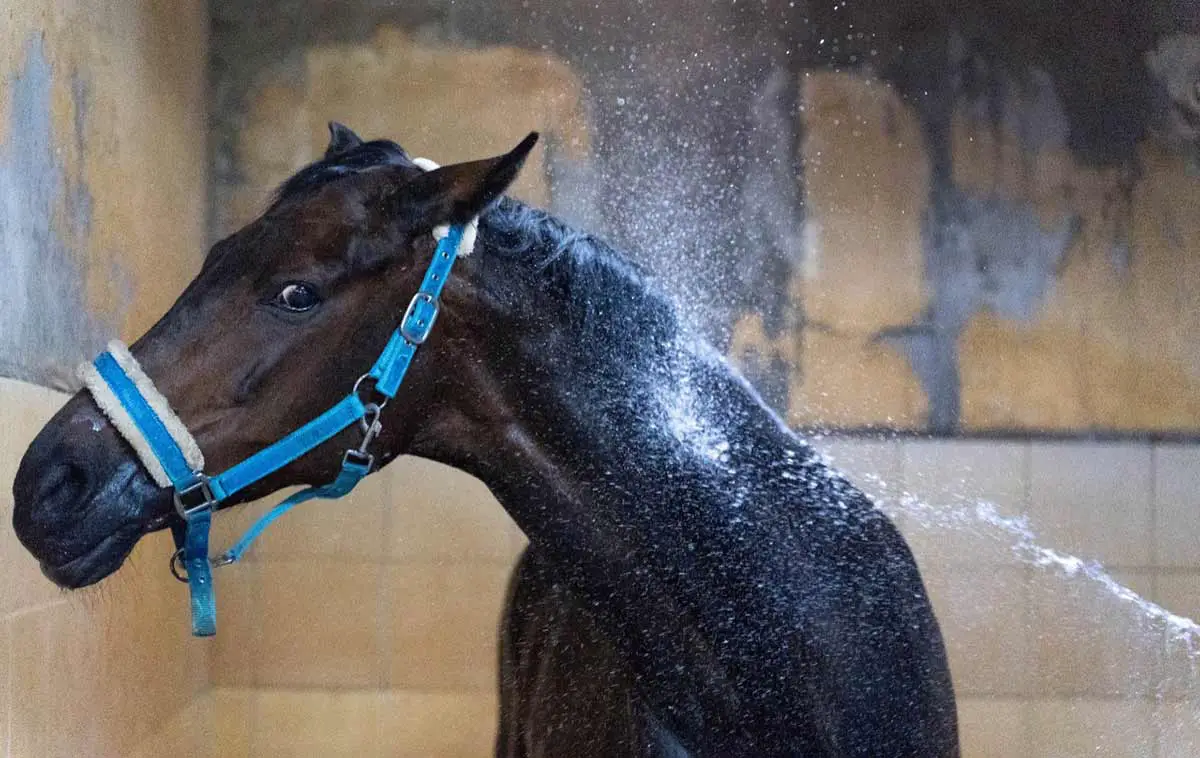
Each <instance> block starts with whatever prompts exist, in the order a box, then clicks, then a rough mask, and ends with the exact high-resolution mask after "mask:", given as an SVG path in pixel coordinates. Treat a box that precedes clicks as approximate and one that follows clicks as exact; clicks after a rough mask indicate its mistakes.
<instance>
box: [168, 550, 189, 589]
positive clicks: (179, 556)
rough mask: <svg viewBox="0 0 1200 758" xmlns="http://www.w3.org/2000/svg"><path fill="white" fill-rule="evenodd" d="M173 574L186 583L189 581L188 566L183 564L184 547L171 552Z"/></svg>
mask: <svg viewBox="0 0 1200 758" xmlns="http://www.w3.org/2000/svg"><path fill="white" fill-rule="evenodd" d="M171 575H172V576H174V577H175V578H176V579H178V580H179V581H181V582H183V583H184V584H187V583H188V576H187V567H186V566H184V565H183V548H179V549H178V550H176V551H175V552H174V553H172V554H171Z"/></svg>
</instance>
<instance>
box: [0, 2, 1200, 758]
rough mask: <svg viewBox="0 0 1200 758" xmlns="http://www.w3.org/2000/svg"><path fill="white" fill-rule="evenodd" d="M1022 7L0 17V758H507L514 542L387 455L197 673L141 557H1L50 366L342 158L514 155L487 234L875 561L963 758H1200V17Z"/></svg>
mask: <svg viewBox="0 0 1200 758" xmlns="http://www.w3.org/2000/svg"><path fill="white" fill-rule="evenodd" d="M1042 5H1044V6H1046V7H1040V6H1039V4H1038V3H1036V2H1030V3H1027V4H1021V3H1016V4H1012V7H1010V8H1008V9H1007V10H1005V11H1004V13H1007V14H1010V16H1008V17H1004V16H996V15H995V14H997V13H999V11H996V10H995V9H991V8H990V7H989V6H988V5H987V4H986V3H974V4H973V3H957V4H945V7H942V6H938V7H929V8H925V7H921V8H917V9H912V10H910V11H909V13H910V16H905V15H904V13H902V12H900V11H896V10H894V9H891V6H890V5H889V4H887V3H881V2H860V3H858V4H857V5H855V4H853V3H834V4H832V6H833V7H832V8H829V7H825V6H820V7H817V6H815V5H812V4H805V3H781V2H780V3H777V2H773V0H764V1H763V2H761V3H749V4H747V3H738V4H732V3H731V4H722V3H703V4H701V6H699V7H697V6H695V5H694V4H689V3H682V2H674V1H673V0H654V2H637V3H635V2H624V0H621V1H619V2H615V3H601V4H593V3H577V2H565V3H564V2H554V3H551V2H541V1H540V0H525V1H524V2H508V0H495V1H494V2H484V0H459V1H458V2H444V1H443V0H422V2H417V3H405V4H393V3H383V2H371V1H365V2H351V1H350V0H300V1H299V2H281V1H279V0H271V1H268V2H259V3H247V2H240V0H211V2H209V3H208V4H207V5H206V4H205V3H204V2H202V0H177V2H173V3H154V2H148V1H146V0H127V1H126V2H112V1H108V2H92V3H84V2H80V1H79V0H70V1H69V2H57V3H51V2H47V1H46V0H37V1H34V2H26V3H23V4H18V3H15V2H8V3H6V4H5V5H4V6H3V14H4V15H3V17H4V19H5V20H4V23H3V24H0V40H2V42H3V44H0V81H2V83H3V84H2V86H0V271H3V272H4V277H3V279H4V281H5V283H6V285H7V291H6V292H5V293H4V295H3V296H0V440H2V447H0V471H2V472H3V476H2V477H0V481H2V482H3V484H4V486H3V487H2V488H0V756H8V757H9V758H60V757H61V758H67V757H71V758H75V757H78V756H88V757H89V758H90V757H95V758H109V757H112V758H117V757H121V758H126V757H128V758H133V757H134V756H151V755H153V756H159V755H174V756H181V757H182V756H194V757H196V758H201V757H203V758H243V757H244V758H250V757H251V756H253V757H254V758H269V757H276V756H278V757H282V756H317V755H320V756H355V757H356V758H360V757H362V756H378V757H379V758H383V757H384V756H388V757H397V758H399V757H402V756H412V757H413V758H415V757H417V756H446V757H448V758H458V757H460V756H461V757H464V758H465V757H466V756H484V755H491V754H493V750H494V742H495V736H496V730H497V719H498V695H497V677H498V666H497V657H498V656H497V645H498V638H499V632H498V630H499V625H500V618H501V612H502V608H503V604H504V602H505V598H506V593H507V585H508V580H509V576H510V574H511V572H512V569H513V566H514V564H515V562H516V560H517V558H518V556H519V555H520V554H521V552H522V550H523V549H524V547H525V545H526V544H527V541H526V537H525V536H524V535H523V534H522V532H521V530H520V529H519V528H518V527H517V526H516V524H515V523H514V521H513V520H512V519H511V518H510V517H509V516H508V514H506V513H505V511H504V509H503V508H502V507H501V506H500V504H499V503H498V502H497V501H496V500H495V499H494V498H493V496H492V494H491V493H489V491H488V488H487V487H486V486H485V485H484V484H483V483H482V482H481V481H479V480H477V479H474V478H472V477H470V476H467V475H466V474H463V473H461V472H459V471H456V470H455V469H452V468H450V467H448V466H445V465H442V464H440V463H436V462H432V461H428V460H423V459H419V458H414V457H402V458H400V459H398V460H396V461H395V462H393V463H390V464H389V465H387V466H386V467H385V468H384V469H383V470H381V471H379V472H377V473H375V474H373V475H372V476H370V477H369V478H368V479H367V480H366V481H365V482H364V484H363V485H362V486H361V487H360V488H359V490H357V491H356V492H355V493H354V494H353V495H352V496H350V497H348V498H345V499H342V500H336V501H328V502H312V503H308V504H305V505H302V506H300V507H299V508H297V509H296V510H295V511H293V512H291V513H289V514H288V515H287V516H286V517H284V518H283V519H281V520H280V521H278V522H277V523H276V524H275V525H273V526H272V528H271V529H270V530H269V531H268V532H267V533H266V534H265V535H264V537H263V538H262V540H261V541H260V542H259V543H257V544H256V546H255V547H254V548H253V550H252V551H250V552H249V553H248V554H247V556H246V558H245V559H244V560H243V561H242V562H240V563H238V564H235V565H232V566H227V567H221V568H219V569H216V570H215V572H214V574H215V587H216V590H217V603H218V612H219V620H218V631H217V634H216V636H214V637H211V638H194V637H192V636H191V635H190V633H189V616H188V596H187V588H186V586H185V585H183V584H180V583H179V582H177V581H176V580H175V578H174V577H173V576H172V573H171V570H170V566H169V559H170V557H171V555H172V553H173V551H174V546H173V544H172V542H171V537H170V535H169V533H167V532H165V531H160V532H156V533H154V534H150V535H147V536H146V537H144V538H143V539H142V540H141V541H140V543H139V544H138V546H137V548H136V549H135V550H134V552H133V554H132V555H131V556H130V557H129V559H128V560H127V561H126V562H125V564H124V566H122V568H121V569H120V570H119V571H118V572H117V573H115V574H114V575H113V576H111V577H109V578H107V579H105V580H104V581H102V582H100V583H99V584H97V585H94V586H90V587H87V588H84V589H81V590H76V591H69V592H68V591H64V590H60V589H58V588H57V587H55V586H54V584H52V583H51V582H50V581H49V580H47V579H46V578H45V577H44V576H43V575H42V572H41V571H39V566H38V562H37V561H36V560H35V559H34V558H33V557H32V556H31V555H30V554H29V553H28V552H27V551H26V549H25V548H24V547H23V546H22V545H21V543H20V542H19V541H18V539H17V537H16V536H15V534H14V531H13V528H12V526H11V524H12V509H13V499H12V494H11V486H10V485H11V483H12V481H13V478H14V476H15V475H16V471H17V466H18V463H19V461H20V459H21V456H22V455H23V454H24V452H25V450H26V448H27V446H28V445H29V444H30V442H31V441H32V440H33V438H34V437H35V436H36V435H37V433H38V431H39V430H40V429H41V428H42V426H43V425H44V424H45V423H46V422H47V421H48V420H49V419H50V418H51V417H52V416H53V415H54V413H55V412H56V411H57V410H58V409H59V408H60V407H61V406H62V405H63V403H64V402H66V400H67V399H68V398H69V397H70V396H71V394H73V393H74V392H76V391H77V390H78V388H79V385H78V380H77V379H76V375H75V367H76V365H77V364H78V363H80V362H81V361H86V360H88V359H90V358H91V357H92V356H94V355H95V353H96V352H97V351H98V350H100V349H102V347H103V345H104V343H105V341H106V340H108V339H110V338H114V337H118V338H121V339H124V340H126V341H127V342H130V343H132V342H133V341H134V340H135V339H136V338H137V337H138V336H139V335H141V334H142V333H143V332H145V331H146V330H147V329H148V328H149V327H150V326H151V325H152V324H154V323H155V321H156V320H157V319H158V318H159V317H160V316H161V315H162V314H163V313H164V312H165V311H166V310H167V309H168V308H169V307H170V306H171V304H172V302H174V300H175V298H176V297H177V296H178V295H179V293H180V292H182V291H183V289H184V287H186V286H187V284H188V282H189V281H190V280H191V279H192V277H194V276H195V274H196V273H197V271H198V270H199V269H200V266H201V264H202V262H203V261H204V257H205V254H206V252H207V250H208V248H209V246H210V245H212V244H213V243H214V242H215V241H217V240H219V239H221V238H223V237H225V236H226V235H228V234H230V233H232V232H234V231H235V230H237V229H238V228H239V227H241V226H242V225H244V224H246V223H247V222H249V221H250V220H252V219H253V218H255V217H256V216H257V215H258V214H260V213H261V212H262V211H263V210H264V208H266V207H267V206H268V204H269V203H270V202H271V198H272V197H273V193H274V192H275V191H276V188H277V187H278V186H279V185H280V183H281V182H283V181H284V180H286V179H287V178H288V177H289V176H290V175H292V174H293V173H294V172H295V171H297V170H299V169H300V168H301V167H303V166H305V165H306V164H308V163H310V162H311V161H314V160H317V159H319V158H320V157H321V155H322V154H323V152H324V150H325V147H326V143H327V142H328V139H329V134H328V131H327V124H328V122H329V121H330V120H337V121H339V122H343V123H345V124H347V125H349V126H350V127H352V128H353V129H355V130H356V131H357V132H358V133H359V134H361V135H363V136H364V137H366V138H368V139H370V138H377V137H378V138H390V139H395V140H396V141H398V142H399V143H400V144H401V145H403V147H404V149H405V150H406V151H407V152H408V153H409V154H410V155H413V156H418V155H419V156H425V157H428V158H431V159H434V160H436V161H438V162H441V163H452V162H456V161H463V160H471V159H475V158H480V157H483V156H490V155H495V154H498V153H501V152H503V151H505V150H507V149H509V148H511V147H512V145H514V144H516V142H517V141H518V140H519V139H520V138H521V137H522V136H524V135H525V134H526V133H528V132H530V131H534V130H537V131H539V132H540V133H541V134H542V140H541V142H540V144H539V146H538V147H537V148H536V150H535V152H534V153H533V154H531V156H530V158H529V160H528V162H527V164H526V166H525V168H524V170H523V172H522V173H521V175H520V178H519V179H518V181H517V183H516V185H515V186H514V189H513V194H515V195H516V196H517V197H519V198H521V199H522V200H524V201H526V202H528V203H531V204H534V205H537V206H539V207H544V208H547V209H549V210H551V211H552V212H553V213H555V214H556V215H558V216H560V217H561V218H563V219H564V220H565V221H566V222H568V223H570V224H573V225H577V226H579V227H581V228H585V229H588V230H591V231H594V232H596V233H598V234H600V235H602V236H604V237H605V238H607V239H609V240H611V241H612V242H613V243H614V244H615V245H617V246H618V247H619V248H621V249H623V250H626V251H628V252H627V254H628V256H629V257H630V258H631V259H632V260H634V261H635V262H636V263H637V264H638V265H640V266H642V267H644V268H645V270H646V271H648V272H650V274H651V275H652V276H653V277H654V278H655V280H656V281H658V282H659V283H660V284H661V286H662V288H663V290H664V291H665V292H666V293H668V295H669V296H671V297H673V298H675V299H676V300H677V301H678V302H679V303H680V304H681V305H680V312H681V313H682V314H683V317H684V318H685V319H686V321H687V322H688V324H689V325H690V327H691V328H693V329H694V330H695V331H696V333H697V334H700V335H703V337H704V338H705V339H708V340H710V341H711V342H712V343H713V344H714V345H715V346H716V348H717V349H718V350H719V351H720V352H721V353H722V354H723V355H724V356H725V359H726V360H727V361H729V362H730V363H731V364H732V365H735V366H736V367H738V369H739V370H740V371H742V372H743V373H744V374H745V375H746V377H747V378H748V379H749V380H750V382H751V383H752V384H753V385H754V386H755V388H756V389H757V391H758V392H760V393H761V395H762V398H763V401H764V402H765V403H767V404H768V405H770V406H771V407H772V408H773V409H774V410H775V411H776V412H777V413H778V414H779V417H780V418H781V419H782V420H783V421H784V422H785V423H786V424H787V425H789V426H791V427H792V428H794V429H795V430H796V431H797V432H798V433H800V434H802V435H804V436H805V437H807V438H808V439H809V440H810V441H811V443H812V444H813V445H814V446H815V447H816V448H818V449H819V450H820V451H821V452H822V453H824V454H825V455H826V456H827V457H828V459H829V460H830V461H831V462H832V464H833V465H834V466H836V467H837V468H839V469H841V470H842V471H843V472H845V473H846V475H847V476H848V477H849V478H850V480H851V481H852V482H854V483H855V484H856V485H858V486H859V487H861V488H862V489H863V490H865V491H866V492H867V493H869V494H870V495H871V496H872V497H874V498H875V499H876V502H877V503H878V505H879V507H880V508H881V509H882V510H883V511H884V512H885V513H886V514H887V515H888V516H889V517H890V518H891V519H892V520H893V521H894V523H895V524H896V525H897V526H898V527H899V529H900V531H901V532H902V534H903V535H904V537H905V538H906V540H907V541H908V544H909V546H910V547H911V549H912V551H913V553H914V555H915V557H916V561H917V564H918V566H919V568H920V571H921V575H922V579H923V581H924V584H925V587H926V589H927V591H928V593H929V595H930V598H931V599H932V602H933V606H934V609H935V612H936V614H937V617H938V621H939V624H940V626H941V630H942V633H943V635H944V637H945V641H946V647H947V651H948V656H949V662H950V670H951V675H952V678H953V683H954V690H955V695H956V698H957V717H958V725H959V731H960V737H961V742H962V752H963V755H964V756H967V757H968V758H1028V757H1029V756H1045V757H1046V758H1066V757H1074V756H1089V757H1090V756H1121V757H1125V756H1147V757H1148V758H1176V757H1179V758H1183V757H1184V756H1195V755H1200V673H1198V672H1200V666H1198V664H1200V658H1198V657H1200V626H1197V624H1196V623H1195V621H1194V620H1196V619H1200V444H1198V440H1200V336H1198V335H1200V307H1198V306H1200V295H1198V294H1197V293H1198V292H1200V172H1197V170H1196V167H1197V166H1200V132H1198V131H1197V130H1196V129H1195V124H1196V123H1197V122H1196V119H1197V118H1200V102H1198V101H1197V97H1198V96H1200V95H1198V93H1197V87H1200V10H1197V7H1196V4H1195V3H1187V2H1179V3H1174V4H1172V3H1170V2H1167V1H1166V0H1162V1H1161V2H1150V1H1149V0H1141V1H1140V2H1138V3H1123V2H1116V0H1113V2H1108V1H1107V0H1105V1H1101V0H1097V2H1095V3H1093V4H1092V5H1094V6H1095V7H1094V8H1093V9H1092V10H1093V11H1094V12H1093V13H1091V14H1090V15H1087V16H1083V15H1079V14H1074V15H1072V14H1069V13H1066V12H1065V11H1063V8H1062V7H1060V6H1063V7H1065V4H1063V3H1058V2H1053V3H1045V4H1042ZM1025 6H1028V7H1025ZM1050 6H1053V7H1050ZM1089 7H1090V6H1089ZM839 14H841V15H839ZM917 22H919V23H917ZM1051 40H1054V42H1053V44H1051ZM1089 50H1090V51H1093V52H1096V51H1099V50H1103V51H1105V53H1106V54H1105V55H1100V54H1099V53H1097V55H1096V56H1095V59H1092V58H1089V57H1087V56H1085V55H1083V53H1084V52H1085V51H1089ZM397 315H399V314H397ZM633 338H636V337H633ZM432 345H433V343H431V346H432ZM276 501H277V498H276V499H267V500H266V501H263V502H259V503H253V504H248V505H243V506H238V507H236V508H234V509H231V510H229V511H227V512H226V511H222V512H220V513H218V514H217V515H216V517H215V524H214V530H213V536H212V542H213V544H214V548H215V549H222V548H224V547H226V546H228V545H230V544H232V543H233V542H234V541H235V540H236V539H237V538H238V537H239V536H240V535H241V534H242V533H243V532H244V530H245V529H247V528H248V527H249V526H250V525H251V524H252V523H253V522H254V521H255V519H256V518H257V517H259V516H261V515H262V514H263V513H265V512H266V510H267V508H269V507H270V506H271V505H273V504H274V502H276Z"/></svg>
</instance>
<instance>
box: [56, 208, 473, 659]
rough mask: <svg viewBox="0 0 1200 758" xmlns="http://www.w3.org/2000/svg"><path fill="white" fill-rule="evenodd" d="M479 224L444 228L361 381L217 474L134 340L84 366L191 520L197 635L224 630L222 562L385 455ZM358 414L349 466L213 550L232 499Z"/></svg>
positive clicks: (345, 460)
mask: <svg viewBox="0 0 1200 758" xmlns="http://www.w3.org/2000/svg"><path fill="white" fill-rule="evenodd" d="M475 223H476V222H475V221H474V220H473V221H472V222H471V223H470V224H462V225H456V226H452V227H447V228H445V229H444V231H443V230H442V229H439V230H435V235H436V236H438V245H437V249H436V250H435V251H434V254H433V260H431V261H430V263H429V268H428V269H427V270H426V271H425V277H424V279H422V281H421V286H420V288H419V289H418V290H417V293H416V294H415V295H413V298H412V300H411V301H410V302H409V304H408V308H407V310H405V312H404V316H403V318H402V319H401V321H400V326H399V327H398V328H397V329H396V330H395V331H394V332H393V333H392V335H391V337H390V339H389V340H388V343H387V345H386V346H385V347H384V349H383V352H382V353H381V354H380V355H379V358H378V359H377V360H376V361H375V364H374V365H373V366H371V369H370V371H368V372H367V373H366V374H364V375H363V376H362V377H360V378H359V380H358V381H357V382H355V384H354V387H353V388H352V389H351V391H350V394H348V395H346V396H345V397H344V398H342V399H341V400H340V401H339V402H338V403H336V404H335V405H334V406H332V407H331V408H329V410H327V411H325V412H324V413H322V414H321V415H319V416H317V417H316V418H314V419H313V420H312V421H309V422H308V423H307V424H305V425H303V426H301V427H300V428H299V429H296V430H295V431H293V432H292V433H291V434H289V435H287V436H286V437H284V438H283V439H281V440H279V441H278V442H276V443H275V444H273V445H271V446H269V447H267V448H264V449H263V450H260V451H258V452H257V453H255V454H254V455H252V456H250V457H249V458H246V459H245V460H243V461H241V462H239V463H237V464H235V465H233V466H231V467H230V468H228V469H226V470H225V471H223V472H221V473H219V474H216V475H215V476H211V477H210V476H207V475H205V474H204V473H203V471H204V455H203V454H202V453H201V451H200V446H199V445H198V444H196V440H195V439H194V438H193V437H192V435H191V433H190V432H188V430H187V427H186V426H185V425H184V424H183V422H182V421H180V420H179V417H178V416H177V415H176V414H175V413H174V411H172V410H171V406H170V403H169V402H168V401H167V399H166V398H165V397H164V396H163V394H162V393H161V392H159V391H158V389H157V388H156V387H155V386H154V382H153V381H152V380H151V379H150V377H149V376H147V375H146V373H145V372H144V371H143V370H142V368H141V366H140V365H138V362H137V360H136V359H135V358H134V357H133V355H131V354H130V352H129V350H128V348H126V347H125V345H123V344H122V343H120V342H111V343H109V345H108V350H107V351H106V352H104V353H101V354H100V355H99V357H97V358H96V360H95V361H93V362H92V363H90V364H84V365H83V366H81V367H80V370H79V376H80V378H81V379H82V380H83V383H84V386H85V387H87V389H88V390H89V391H90V392H91V393H92V397H93V398H94V399H95V401H96V404H97V405H99V406H100V409H101V410H102V411H103V412H104V413H105V415H106V416H108V418H109V419H110V420H111V421H112V423H113V426H114V427H115V428H116V429H117V431H119V432H120V433H121V435H122V436H124V437H125V439H126V440H128V441H129V444H130V445H131V446H132V447H133V449H134V452H136V453H137V456H138V458H139V459H140V460H141V462H142V464H143V465H144V466H145V467H146V470H147V471H148V472H149V474H150V476H151V478H153V479H154V481H155V483H157V484H158V485H159V486H160V487H164V488H166V487H170V488H172V489H173V490H174V499H175V509H176V511H177V512H178V514H179V516H180V519H181V521H180V522H179V523H178V525H177V526H174V527H172V532H173V534H174V535H175V543H176V548H177V550H176V552H175V555H174V556H172V559H171V570H172V572H174V573H175V575H176V577H177V578H179V579H180V580H181V581H185V582H187V583H188V586H189V589H190V591H191V605H192V634H194V635H196V636H198V637H208V636H212V635H213V634H215V633H216V599H215V597H214V594H213V583H212V567H213V566H223V565H226V564H229V563H234V562H236V561H237V560H239V559H240V558H241V557H242V555H243V554H244V553H245V552H246V550H248V549H249V548H250V545H251V544H252V543H253V542H254V540H255V539H257V538H258V537H259V535H261V534H262V533H263V531H265V530H266V528H267V527H268V526H269V525H270V524H271V523H272V522H274V521H275V520H276V519H277V518H279V517H280V516H282V515H283V514H284V513H286V512H287V511H289V510H291V509H292V508H294V507H295V506H297V505H299V504H300V503H303V502H306V501H308V500H313V499H316V498H339V497H342V496H343V495H345V494H347V493H349V492H350V491H351V490H353V489H354V487H355V486H356V485H357V484H358V483H359V482H360V481H362V479H363V478H364V477H365V476H366V475H367V474H369V473H370V472H371V470H372V468H373V466H374V463H375V458H374V456H373V455H371V452H370V447H371V443H372V442H373V441H374V440H375V438H376V437H377V436H378V435H379V433H380V431H381V430H382V424H381V422H380V415H381V412H382V410H383V406H385V405H386V404H387V402H388V401H389V400H390V399H391V398H393V397H394V396H395V395H396V392H397V391H398V390H399V388H400V384H401V382H403V381H404V377H405V374H406V373H407V372H408V367H409V366H410V365H411V363H412V359H413V356H414V355H416V352H417V348H418V347H420V346H421V344H422V343H424V342H425V340H426V339H427V338H428V337H429V333H430V331H431V330H432V329H433V324H434V322H435V321H436V319H437V315H438V308H439V298H440V296H441V292H442V288H443V287H444V286H445V284H446V280H447V279H448V278H449V276H450V271H451V269H452V268H453V266H454V261H455V260H456V259H457V257H458V256H459V255H460V254H462V255H466V254H467V253H469V252H470V251H471V248H472V247H473V246H474V225H475ZM468 230H469V231H468ZM438 232H442V233H441V234H438ZM367 380H371V381H372V382H373V385H374V386H373V389H372V390H371V391H372V392H373V393H374V394H375V395H377V396H378V397H379V400H378V401H373V402H363V399H362V397H361V395H360V391H364V390H363V387H362V385H363V384H364V383H365V382H366V381H367ZM355 423H357V424H358V425H359V426H360V428H361V429H362V440H361V442H360V444H359V445H358V447H356V448H349V449H347V450H346V451H345V452H344V453H343V455H342V467H341V470H340V471H339V472H338V475H337V477H336V478H334V480H333V481H332V482H329V483H328V484H324V485H321V486H314V487H308V488H307V489H304V490H302V491H300V492H298V493H296V494H294V495H292V496H291V497H289V498H287V499H286V500H284V501H283V502H281V503H280V504H279V505H277V506H275V507H274V508H273V509H272V510H271V511H269V512H268V513H267V514H266V515H264V516H263V517H262V518H260V519H259V521H258V522H257V523H255V524H254V525H253V526H252V527H251V528H250V529H249V530H248V531H247V532H246V534H245V535H244V536H243V537H242V538H241V539H240V540H239V541H238V542H237V543H236V544H235V545H234V546H233V547H232V548H230V549H229V550H228V551H226V552H225V553H223V554H221V555H220V556H219V557H217V558H215V559H210V558H209V550H208V535H209V528H210V526H211V525H212V514H213V511H215V510H216V509H217V507H218V506H219V505H220V503H221V502H222V501H224V500H226V499H227V498H230V497H232V496H233V495H234V494H236V493H237V492H239V491H241V490H243V489H245V488H246V487H248V486H250V485H251V484H253V483H255V482H257V481H260V480H262V479H264V478H265V477H267V476H270V475H271V474H273V473H275V472H276V471H278V470H279V469H281V468H283V467H284V466H286V465H287V464H289V463H291V462H292V461H295V460H296V459H298V458H300V457H301V456H303V455H305V454H306V453H308V452H310V451H312V450H314V449H316V448H318V447H320V446H321V445H323V444H325V443H326V442H328V441H329V440H330V439H332V438H333V437H335V436H336V435H338V434H340V433H341V432H342V431H343V430H345V429H346V428H347V427H350V426H352V425H354V424H355Z"/></svg>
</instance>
